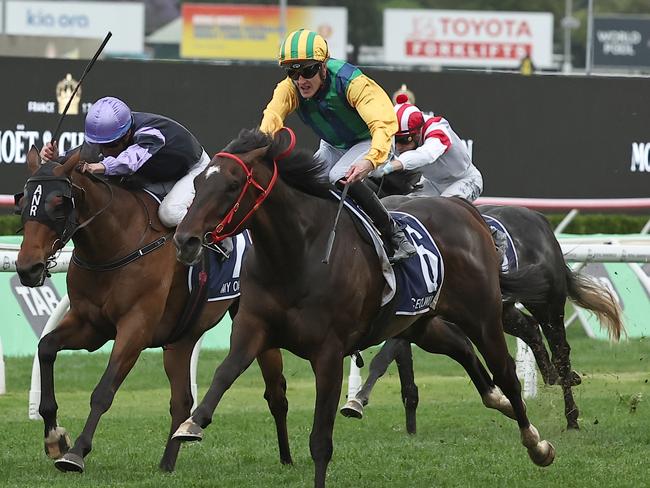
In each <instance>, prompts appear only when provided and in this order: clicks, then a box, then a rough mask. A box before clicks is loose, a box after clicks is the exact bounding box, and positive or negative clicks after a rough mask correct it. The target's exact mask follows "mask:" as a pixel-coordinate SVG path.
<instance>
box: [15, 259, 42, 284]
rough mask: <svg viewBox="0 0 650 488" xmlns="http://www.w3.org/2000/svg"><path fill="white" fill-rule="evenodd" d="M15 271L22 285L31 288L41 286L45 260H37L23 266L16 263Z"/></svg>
mask: <svg viewBox="0 0 650 488" xmlns="http://www.w3.org/2000/svg"><path fill="white" fill-rule="evenodd" d="M16 273H18V277H19V278H20V283H21V284H23V285H24V286H29V287H31V288H34V287H37V286H41V285H42V284H43V283H44V282H45V262H43V261H39V262H36V263H33V264H29V265H24V266H23V265H20V264H19V263H16Z"/></svg>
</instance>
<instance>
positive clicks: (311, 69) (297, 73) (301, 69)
mask: <svg viewBox="0 0 650 488" xmlns="http://www.w3.org/2000/svg"><path fill="white" fill-rule="evenodd" d="M321 66H322V64H321V63H314V64H310V65H307V66H303V65H300V64H292V65H291V66H287V67H285V68H284V70H285V71H286V72H287V76H288V77H289V78H291V79H292V80H294V81H297V80H298V78H300V77H301V76H302V77H303V78H305V79H306V80H308V79H310V78H313V77H314V76H316V74H318V71H319V70H320V68H321Z"/></svg>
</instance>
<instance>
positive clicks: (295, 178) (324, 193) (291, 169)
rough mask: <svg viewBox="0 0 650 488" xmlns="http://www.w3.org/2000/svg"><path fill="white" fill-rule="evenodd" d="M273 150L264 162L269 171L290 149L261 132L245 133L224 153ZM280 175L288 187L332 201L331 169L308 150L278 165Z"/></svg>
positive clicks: (289, 155)
mask: <svg viewBox="0 0 650 488" xmlns="http://www.w3.org/2000/svg"><path fill="white" fill-rule="evenodd" d="M264 146H269V150H268V151H267V152H266V156H265V157H264V162H265V163H266V165H267V166H268V167H269V168H272V167H273V157H274V155H276V154H281V153H282V152H284V150H285V149H286V148H285V147H284V146H283V143H282V141H278V140H274V139H273V138H272V137H271V136H269V135H268V134H266V133H265V132H262V131H261V130H259V129H257V128H256V129H242V130H241V131H240V132H239V135H238V136H237V138H236V139H234V140H232V141H231V142H230V143H229V144H228V145H227V146H226V147H225V148H224V149H223V151H224V152H229V153H233V154H241V153H245V152H249V151H252V150H254V149H258V148H260V147H264ZM277 166H278V175H279V176H280V178H282V181H284V182H285V183H286V184H288V185H289V186H291V187H292V188H295V189H296V190H298V191H301V192H303V193H307V194H309V195H314V196H317V197H320V198H331V194H330V193H329V190H330V189H331V188H332V185H331V184H330V182H329V180H328V179H327V177H325V178H323V175H327V174H328V170H327V165H326V164H325V162H324V161H322V160H320V159H316V158H314V156H313V154H312V153H311V152H309V151H307V150H305V149H294V150H293V151H291V153H289V154H288V155H287V156H284V157H283V158H282V159H280V160H278V161H277Z"/></svg>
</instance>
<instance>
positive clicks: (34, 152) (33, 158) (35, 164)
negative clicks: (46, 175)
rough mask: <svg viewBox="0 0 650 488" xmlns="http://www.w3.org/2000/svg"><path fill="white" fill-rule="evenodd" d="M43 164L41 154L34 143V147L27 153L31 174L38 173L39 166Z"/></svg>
mask: <svg viewBox="0 0 650 488" xmlns="http://www.w3.org/2000/svg"><path fill="white" fill-rule="evenodd" d="M40 166H41V155H40V153H39V152H38V149H36V146H34V145H33V144H32V147H31V148H30V149H29V152H28V153H27V168H28V169H29V172H30V173H31V174H34V173H36V171H37V170H38V168H39V167H40Z"/></svg>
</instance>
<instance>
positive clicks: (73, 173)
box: [16, 147, 291, 472]
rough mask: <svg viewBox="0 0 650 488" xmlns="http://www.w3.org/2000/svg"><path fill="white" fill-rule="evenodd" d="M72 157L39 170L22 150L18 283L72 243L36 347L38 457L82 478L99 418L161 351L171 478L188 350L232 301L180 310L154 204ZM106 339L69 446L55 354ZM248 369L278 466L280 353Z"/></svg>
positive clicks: (183, 291) (37, 279)
mask: <svg viewBox="0 0 650 488" xmlns="http://www.w3.org/2000/svg"><path fill="white" fill-rule="evenodd" d="M79 159H80V152H77V153H75V154H73V155H72V156H71V157H70V158H69V159H68V160H67V161H66V162H65V163H64V164H62V165H60V164H57V163H54V162H46V163H44V164H41V160H40V157H39V154H38V151H37V150H36V148H34V147H32V148H31V150H30V151H29V154H28V158H27V163H28V167H29V170H30V172H31V176H30V177H29V178H28V180H27V182H26V184H25V194H24V196H23V197H22V198H21V199H20V205H21V206H22V212H21V213H22V222H23V225H24V238H23V241H22V244H21V249H20V252H19V254H18V259H17V262H16V268H17V271H18V275H19V276H20V281H21V283H23V285H27V286H40V285H41V284H42V283H43V280H44V279H45V275H46V273H47V269H48V267H49V266H50V265H51V263H53V262H54V261H55V259H56V254H55V253H56V251H57V250H58V249H60V248H62V247H63V245H64V243H65V242H66V241H68V240H69V239H70V238H72V240H73V242H74V244H75V248H74V255H73V259H72V262H71V263H70V267H69V270H68V273H67V290H68V295H69V297H70V310H69V311H68V312H67V313H66V315H65V316H64V317H63V319H62V320H61V322H60V324H59V325H58V327H57V328H56V329H54V330H53V331H52V332H50V333H49V334H47V335H46V336H44V337H43V338H42V339H41V340H40V342H39V344H38V357H39V360H40V368H41V392H42V396H41V403H40V406H39V413H40V414H41V416H42V417H43V420H44V423H45V452H46V453H47V455H48V456H49V457H50V458H53V459H56V461H55V465H56V467H57V468H59V469H60V470H62V471H78V472H82V471H83V470H84V467H85V466H84V458H85V456H86V455H87V454H88V453H89V452H90V451H91V448H92V439H93V435H94V433H95V430H96V428H97V425H98V423H99V420H100V417H101V416H102V414H103V413H104V412H106V411H107V410H108V409H109V407H110V406H111V403H112V402H113V398H114V396H115V393H116V392H117V389H118V388H119V386H120V384H121V383H122V381H123V380H124V379H125V377H126V375H127V374H128V373H129V371H130V370H131V368H132V367H133V365H134V364H135V362H136V360H137V359H138V356H139V355H140V352H141V351H142V350H143V349H145V348H149V347H161V346H162V347H163V348H164V353H163V360H164V367H165V372H166V373H167V377H168V379H169V383H170V386H171V400H170V413H171V418H172V421H171V428H170V434H169V438H168V440H167V445H166V447H165V451H164V454H163V456H162V459H161V461H160V468H161V469H163V470H164V471H172V470H173V469H174V466H175V464H176V459H177V456H178V450H179V447H180V443H179V442H178V441H177V440H174V439H172V438H171V434H172V433H173V432H174V431H175V430H176V428H177V427H178V426H179V425H180V423H181V422H182V421H183V420H185V419H186V418H187V416H188V415H189V414H190V408H191V406H192V394H191V391H190V371H189V369H190V356H191V353H192V350H193V348H194V345H195V343H196V342H197V340H198V339H199V338H200V337H201V335H202V334H203V333H204V332H205V331H206V330H207V329H209V328H211V327H212V326H213V325H214V324H216V323H217V322H219V320H220V319H221V318H222V317H223V315H224V314H225V313H226V311H227V310H228V308H229V307H231V306H233V300H232V299H229V300H222V301H213V302H208V303H207V304H206V305H205V306H204V307H203V308H201V306H199V305H196V306H195V308H194V310H189V311H188V312H184V307H185V304H186V303H187V302H188V299H189V292H188V290H187V273H188V270H187V267H186V266H183V265H181V264H180V263H178V262H177V260H176V258H175V250H174V247H173V246H171V245H169V244H168V242H169V241H170V240H171V235H172V231H171V230H170V229H165V228H164V227H163V226H162V224H161V223H160V222H159V220H158V217H157V203H156V202H155V201H154V199H153V198H152V197H151V196H150V195H148V194H146V193H145V192H142V191H137V192H133V191H129V190H127V189H125V188H123V187H122V186H121V185H120V184H118V183H117V182H116V181H107V180H105V179H103V178H99V177H97V176H94V175H92V174H90V173H88V172H82V170H81V167H82V165H79ZM77 220H78V221H79V222H81V223H80V224H77V222H76V221H77ZM197 288H198V287H197ZM197 303H198V302H197ZM184 313H187V315H183V316H182V314H184ZM110 339H115V343H114V345H113V348H112V351H111V354H110V359H109V362H108V366H107V368H106V370H105V372H104V374H103V375H102V378H101V380H100V381H99V383H98V384H97V386H96V387H95V389H94V391H93V393H92V395H91V398H90V414H89V416H88V419H87V421H86V424H85V426H84V429H83V432H82V433H81V435H80V436H79V437H78V438H77V439H76V441H75V443H74V446H73V447H72V448H70V438H69V435H68V433H67V432H66V430H65V429H64V428H63V427H60V426H58V424H57V418H56V416H57V408H58V407H57V404H56V400H55V396H54V372H53V368H54V361H55V360H56V355H57V353H58V352H59V351H60V350H63V349H67V350H71V349H75V350H77V349H87V350H88V351H94V350H96V349H98V348H99V347H101V346H102V345H103V344H105V343H106V342H107V341H108V340H110ZM258 362H259V363H260V367H261V368H262V371H263V376H264V379H265V383H266V392H265V397H266V398H267V401H268V404H269V408H270V410H271V413H272V414H273V417H274V419H275V422H276V427H277V433H278V442H279V445H280V455H281V461H282V462H285V463H286V462H291V456H290V453H289V443H288V438H287V429H286V413H287V405H286V398H285V395H284V389H283V388H285V380H284V377H283V376H282V356H281V355H280V352H279V351H278V350H267V351H265V352H264V353H262V354H261V355H260V357H259V358H258Z"/></svg>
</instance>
